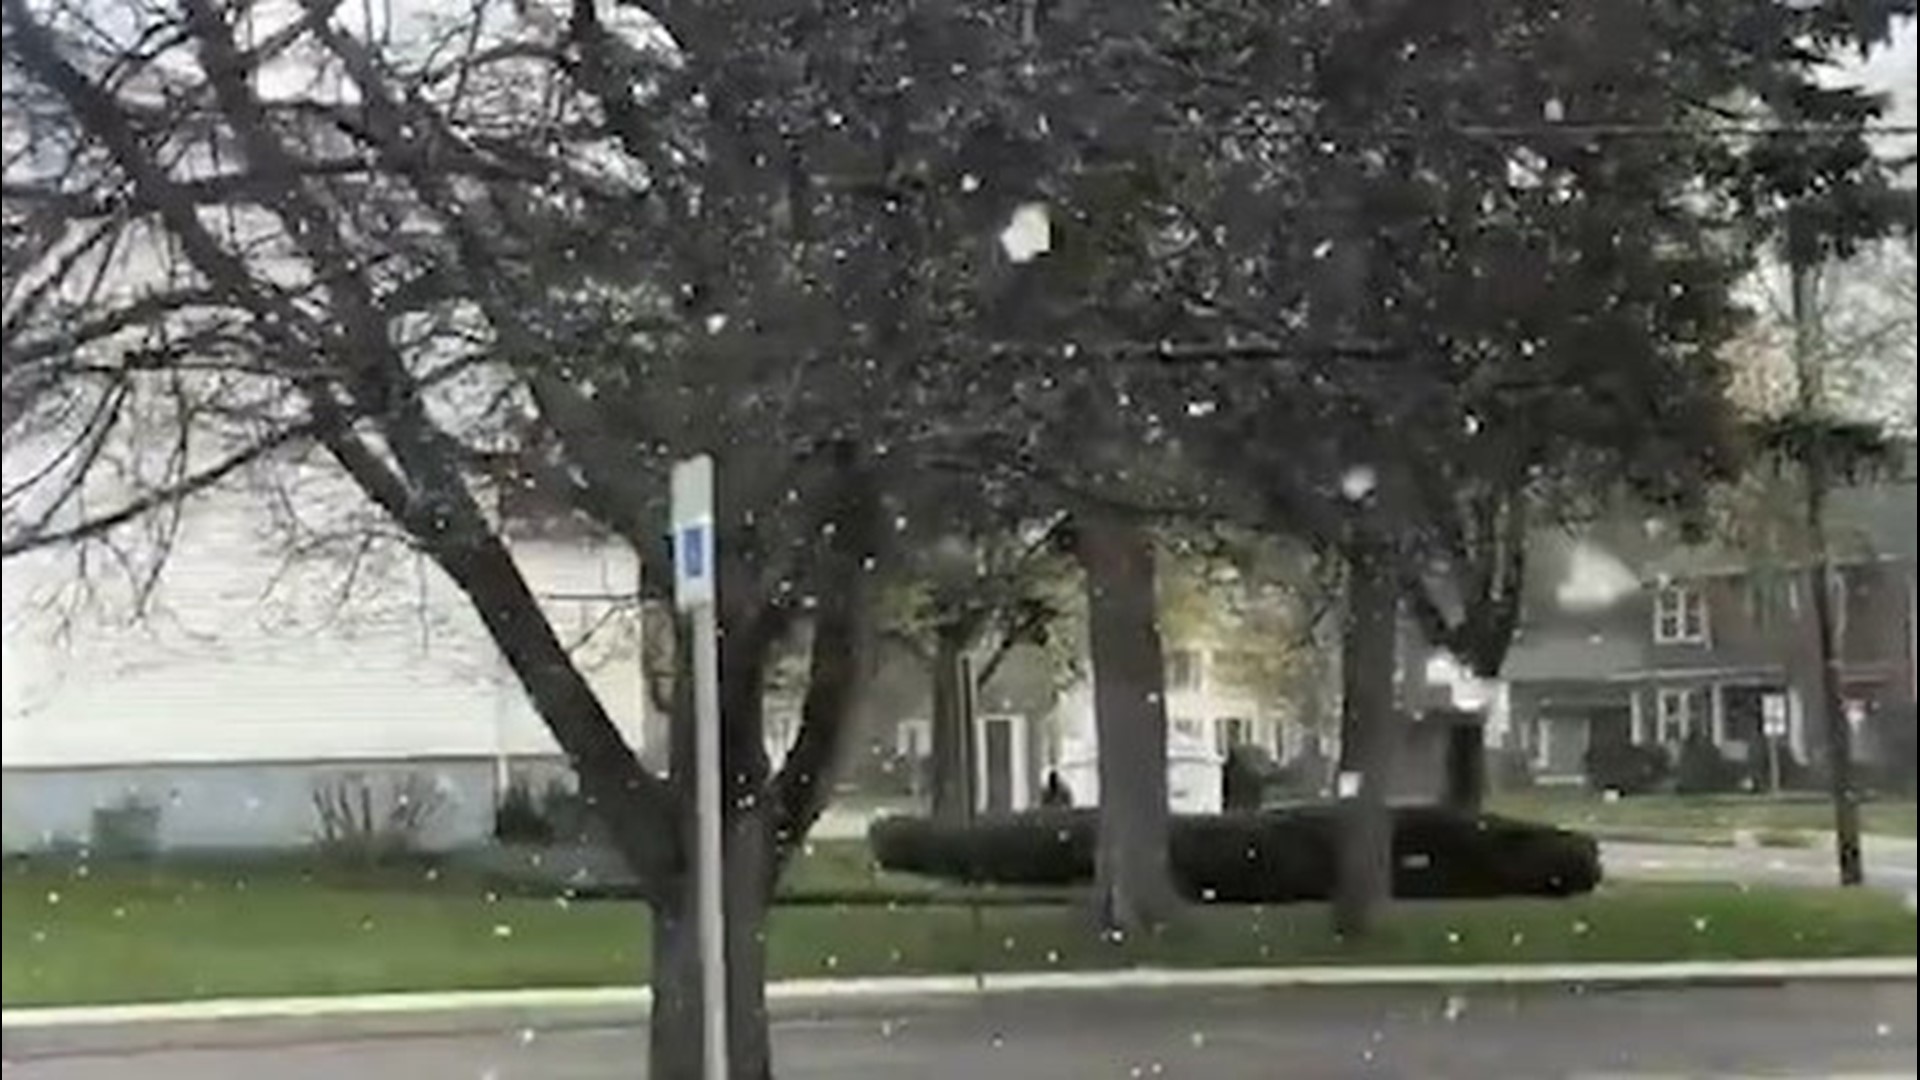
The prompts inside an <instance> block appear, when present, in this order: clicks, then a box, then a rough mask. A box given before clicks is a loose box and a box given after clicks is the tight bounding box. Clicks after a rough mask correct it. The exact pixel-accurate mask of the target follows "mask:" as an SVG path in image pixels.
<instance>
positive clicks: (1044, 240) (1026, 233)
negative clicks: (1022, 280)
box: [1000, 202, 1053, 263]
mask: <svg viewBox="0 0 1920 1080" xmlns="http://www.w3.org/2000/svg"><path fill="white" fill-rule="evenodd" d="M1000 247H1001V250H1003V251H1005V252H1006V253H1007V258H1008V259H1010V260H1012V261H1013V262H1016V263H1028V262H1032V261H1033V260H1034V259H1036V258H1039V257H1040V256H1042V255H1045V254H1046V253H1047V252H1049V251H1051V250H1053V222H1052V220H1051V218H1049V217H1048V214H1047V207H1046V204H1045V203H1035V202H1030V203H1021V204H1020V205H1019V206H1018V207H1017V208H1015V210H1014V211H1013V217H1012V218H1011V219H1009V220H1008V222H1007V227H1006V228H1004V229H1002V230H1000Z"/></svg>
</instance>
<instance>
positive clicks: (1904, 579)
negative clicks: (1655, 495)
mask: <svg viewBox="0 0 1920 1080" xmlns="http://www.w3.org/2000/svg"><path fill="white" fill-rule="evenodd" d="M1914 514H1915V499H1914V482H1913V479H1912V472H1911V469H1909V470H1908V471H1907V473H1906V474H1905V476H1904V477H1903V478H1901V479H1899V480H1897V481H1885V482H1876V483H1871V484H1863V485H1859V486H1855V487H1850V488H1846V489H1842V490H1840V491H1837V492H1835V494H1834V497H1833V499H1832V505H1831V514H1830V532H1829V548H1830V551H1831V552H1832V556H1833V559H1834V562H1835V564H1836V574H1835V578H1836V586H1835V588H1834V590H1833V605H1834V607H1833V610H1834V612H1835V620H1836V624H1837V629H1838V636H1839V651H1838V657H1837V660H1838V668H1839V676H1840V682H1841V693H1842V697H1843V699H1844V701H1845V703H1846V710H1847V715H1848V716H1849V718H1850V722H1852V723H1854V724H1855V725H1856V727H1857V729H1858V732H1859V735H1860V738H1859V739H1857V740H1856V744H1857V745H1858V746H1859V747H1860V752H1861V753H1862V755H1863V756H1865V757H1868V758H1872V757H1875V756H1880V755H1885V754H1897V753H1900V752H1902V751H1901V749H1900V748H1901V747H1910V746H1911V745H1912V743H1911V735H1912V733H1911V731H1910V730H1907V731H1906V732H1905V733H1904V735H1903V734H1902V732H1901V731H1900V730H1899V729H1900V727H1901V726H1902V725H1904V727H1905V728H1907V729H1910V728H1911V726H1912V724H1913V715H1914V711H1913V709H1914V697H1915V686H1914V673H1915V637H1914V633H1915V598H1914V567H1915V540H1914V535H1915V526H1914ZM1531 562H1532V565H1531V567H1530V570H1531V576H1530V578H1529V582H1528V591H1527V596H1526V603H1525V610H1524V615H1523V619H1522V625H1521V628H1520V631H1519V634H1518V636H1517V638H1516V641H1515V643H1514V646H1513V649H1512V652H1511V653H1510V655H1509V657H1508V660H1507V664H1506V667H1505V668H1504V670H1503V671H1502V676H1503V680H1504V682H1505V692H1506V695H1507V700H1506V704H1507V710H1508V715H1509V725H1508V729H1509V733H1508V741H1509V744H1510V745H1512V746H1514V747H1516V748H1519V749H1523V750H1525V751H1527V752H1528V753H1529V754H1530V756H1531V758H1532V761H1533V764H1534V767H1535V769H1536V772H1537V773H1538V774H1540V775H1541V776H1543V777H1550V778H1551V777H1559V778H1568V779H1573V778H1578V777H1580V776H1581V775H1582V773H1583V771H1584V762H1585V759H1586V754H1587V751H1588V749H1589V748H1590V747H1591V746H1593V745H1595V744H1599V743H1605V742H1632V743H1638V744H1658V745H1666V746H1673V745H1676V744H1678V743H1679V742H1681V741H1682V740H1683V739H1685V738H1687V737H1688V736H1689V735H1693V734H1696V733H1698V734H1705V735H1707V736H1709V737H1711V738H1712V739H1713V740H1714V742H1715V743H1716V744H1718V745H1719V746H1720V747H1721V749H1722V750H1723V751H1724V752H1726V753H1727V754H1728V755H1729V756H1732V757H1734V758H1736V759H1740V758H1743V757H1747V756H1749V755H1752V754H1754V753H1756V752H1760V748H1762V747H1764V746H1765V742H1764V739H1763V731H1764V729H1765V728H1766V727H1767V726H1768V724H1767V718H1768V717H1769V715H1772V716H1773V717H1774V718H1775V720H1776V722H1777V723H1783V724H1784V728H1785V738H1786V742H1787V745H1788V746H1790V747H1791V748H1792V750H1793V751H1794V754H1795V756H1796V757H1797V758H1798V759H1800V760H1803V761H1805V760H1817V759H1818V757H1819V749H1820V747H1821V745H1822V744H1823V740H1822V739H1821V737H1820V732H1819V729H1818V727H1817V724H1818V723H1819V716H1820V712H1821V711H1820V710H1819V709H1817V708H1816V707H1815V706H1816V704H1817V702H1818V689H1817V686H1818V684H1817V682H1816V681H1815V675H1816V674H1817V671H1818V665H1817V660H1816V657H1817V652H1816V651H1815V650H1816V644H1817V640H1818V639H1817V635H1816V633H1815V629H1814V620H1813V614H1812V605H1811V603H1809V598H1808V596H1807V594H1806V590H1807V588H1808V583H1807V579H1806V574H1805V569H1806V567H1805V564H1804V562H1799V561H1795V560H1792V559H1763V558H1759V557H1756V556H1753V555H1750V554H1747V553H1743V552H1740V551H1737V550H1734V549H1732V548H1730V547H1727V546H1724V545H1719V544H1697V545H1696V544H1685V543H1682V542H1680V541H1679V540H1678V539H1677V538H1676V537H1675V536H1674V535H1673V534H1672V533H1670V532H1668V531H1664V530H1662V529H1661V528H1660V527H1659V526H1658V525H1657V524H1653V525H1649V524H1648V523H1645V522H1617V523H1611V524H1607V525H1601V526H1596V527H1593V528H1589V529H1585V530H1582V531H1581V532H1579V533H1577V534H1575V533H1566V532H1561V533H1553V534H1543V535H1541V536H1539V537H1537V538H1536V541H1535V543H1534V549H1533V552H1532V554H1531ZM1903 740H1904V741H1903ZM1906 752H1910V751H1906Z"/></svg>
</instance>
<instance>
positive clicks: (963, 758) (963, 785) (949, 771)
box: [932, 626, 973, 823]
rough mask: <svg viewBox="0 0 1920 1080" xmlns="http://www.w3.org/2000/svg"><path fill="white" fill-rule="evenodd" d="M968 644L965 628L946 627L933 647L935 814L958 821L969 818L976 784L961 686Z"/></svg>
mask: <svg viewBox="0 0 1920 1080" xmlns="http://www.w3.org/2000/svg"><path fill="white" fill-rule="evenodd" d="M966 644H967V641H966V636H965V634H964V633H963V632H962V631H960V630H959V629H957V628H954V627H947V626H942V627H940V629H939V631H938V633H937V636H936V637H935V639H934V650H933V739H932V741H933V747H932V751H933V761H932V765H933V777H932V780H933V783H932V787H933V816H934V818H935V819H936V820H939V821H945V822H954V823H958V822H961V821H965V820H966V817H967V794H968V792H969V791H970V790H971V789H972V786H973V785H971V784H969V783H968V782H967V781H968V776H967V762H968V760H969V758H970V757H971V755H970V754H968V753H967V750H968V744H967V740H968V738H969V737H971V735H972V732H971V731H970V730H969V721H970V719H971V718H970V717H968V716H967V715H966V693H965V687H963V686H962V685H961V679H962V678H964V677H965V676H964V674H963V672H962V669H961V664H960V656H961V653H962V652H963V651H964V650H965V649H966Z"/></svg>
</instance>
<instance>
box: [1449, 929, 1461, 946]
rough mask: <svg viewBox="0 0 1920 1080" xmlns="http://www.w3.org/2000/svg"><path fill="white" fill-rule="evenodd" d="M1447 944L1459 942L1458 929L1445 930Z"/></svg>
mask: <svg viewBox="0 0 1920 1080" xmlns="http://www.w3.org/2000/svg"><path fill="white" fill-rule="evenodd" d="M1447 944H1449V945H1458V944H1460V931H1458V930H1449V931H1447Z"/></svg>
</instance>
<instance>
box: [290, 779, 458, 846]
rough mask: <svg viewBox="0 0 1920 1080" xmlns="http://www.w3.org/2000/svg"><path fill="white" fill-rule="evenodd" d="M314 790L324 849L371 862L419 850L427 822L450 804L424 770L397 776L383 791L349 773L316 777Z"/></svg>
mask: <svg viewBox="0 0 1920 1080" xmlns="http://www.w3.org/2000/svg"><path fill="white" fill-rule="evenodd" d="M312 795H313V810H314V816H315V817H316V818H317V819H318V822H319V830H318V835H317V836H316V837H315V841H316V844H317V846H318V847H319V848H320V851H321V853H322V854H324V855H328V856H331V857H336V858H340V859H344V860H347V861H351V862H360V863H368V864H372V863H380V862H385V861H388V860H392V859H401V858H405V857H407V856H410V855H414V854H417V853H418V852H419V850H420V839H421V837H422V835H424V834H425V832H426V829H427V826H428V825H430V824H432V822H433V820H434V818H435V817H437V816H438V815H439V813H440V811H441V810H442V809H444V808H445V806H446V794H445V793H444V792H443V791H441V790H440V788H439V787H438V786H436V785H435V784H434V783H433V781H431V780H429V779H427V778H426V777H425V776H422V775H421V774H419V773H407V774H405V775H403V776H400V777H398V778H396V779H394V780H393V781H391V782H390V783H389V784H388V785H387V788H386V791H385V792H384V793H379V792H377V791H376V789H375V787H374V785H373V782H372V781H371V780H369V779H367V778H366V777H364V776H360V775H357V774H347V775H343V776H338V777H335V778H333V779H330V780H323V781H316V782H315V783H314V786H313V792H312Z"/></svg>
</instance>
